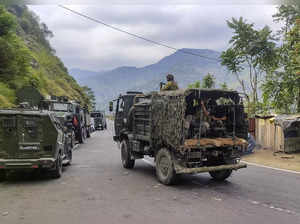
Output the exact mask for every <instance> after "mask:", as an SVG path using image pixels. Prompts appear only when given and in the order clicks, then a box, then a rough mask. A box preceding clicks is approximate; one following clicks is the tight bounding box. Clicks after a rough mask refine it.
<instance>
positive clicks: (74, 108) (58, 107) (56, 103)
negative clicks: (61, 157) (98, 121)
mask: <svg viewBox="0 0 300 224" xmlns="http://www.w3.org/2000/svg"><path fill="white" fill-rule="evenodd" d="M17 99H18V102H19V103H22V102H29V104H30V106H31V107H32V108H36V109H40V110H43V111H52V112H54V113H55V115H56V116H57V118H58V119H59V120H60V121H61V123H62V125H64V126H65V127H67V128H68V134H69V135H70V137H71V138H72V145H74V144H75V139H76V140H77V141H79V143H84V142H85V139H86V138H87V137H90V132H91V119H90V114H89V111H88V109H87V108H82V107H81V106H80V104H79V103H78V102H73V101H69V100H68V98H67V97H63V96H61V97H57V96H51V98H50V99H45V98H44V97H43V96H42V95H41V93H40V92H39V91H38V90H37V89H36V88H34V87H31V86H25V87H23V88H21V89H20V90H19V91H18V92H17ZM70 123H72V124H73V127H72V126H67V124H70Z"/></svg>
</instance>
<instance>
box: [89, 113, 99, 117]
mask: <svg viewBox="0 0 300 224" xmlns="http://www.w3.org/2000/svg"><path fill="white" fill-rule="evenodd" d="M91 117H102V114H100V113H92V114H91Z"/></svg>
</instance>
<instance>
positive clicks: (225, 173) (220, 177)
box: [209, 170, 232, 181]
mask: <svg viewBox="0 0 300 224" xmlns="http://www.w3.org/2000/svg"><path fill="white" fill-rule="evenodd" d="M231 173H232V170H220V171H211V172H209V174H210V176H211V177H212V178H213V179H214V180H216V181H224V180H226V179H227V178H228V177H230V175H231Z"/></svg>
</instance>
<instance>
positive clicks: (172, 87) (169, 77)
mask: <svg viewBox="0 0 300 224" xmlns="http://www.w3.org/2000/svg"><path fill="white" fill-rule="evenodd" d="M167 81H168V82H167V83H166V85H164V86H163V87H162V88H161V91H167V90H177V89H179V88H178V85H177V83H176V82H175V81H174V76H173V75H171V74H168V75H167Z"/></svg>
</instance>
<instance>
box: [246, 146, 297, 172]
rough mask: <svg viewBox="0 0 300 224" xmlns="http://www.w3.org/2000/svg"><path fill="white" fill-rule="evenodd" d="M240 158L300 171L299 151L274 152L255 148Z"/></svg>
mask: <svg viewBox="0 0 300 224" xmlns="http://www.w3.org/2000/svg"><path fill="white" fill-rule="evenodd" d="M242 160H244V161H246V162H251V163H257V164H260V165H264V166H270V167H274V168H280V169H287V170H293V171H298V172H300V153H294V154H286V153H274V152H273V151H272V150H270V149H256V150H254V152H253V153H252V154H249V155H245V156H243V158H242Z"/></svg>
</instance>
